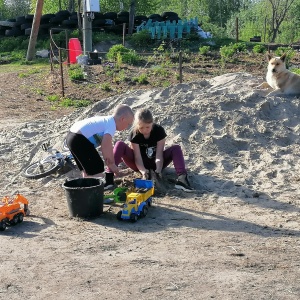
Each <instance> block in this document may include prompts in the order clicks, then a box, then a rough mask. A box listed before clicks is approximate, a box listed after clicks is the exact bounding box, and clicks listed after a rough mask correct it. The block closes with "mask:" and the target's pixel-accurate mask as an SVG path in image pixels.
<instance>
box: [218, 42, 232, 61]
mask: <svg viewBox="0 0 300 300" xmlns="http://www.w3.org/2000/svg"><path fill="white" fill-rule="evenodd" d="M234 54H235V50H234V49H233V47H232V44H230V45H228V46H222V47H221V48H220V55H221V58H222V59H228V58H230V57H232V56H233V55H234Z"/></svg>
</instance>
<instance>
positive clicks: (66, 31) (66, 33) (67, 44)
mask: <svg viewBox="0 0 300 300" xmlns="http://www.w3.org/2000/svg"><path fill="white" fill-rule="evenodd" d="M65 36H66V49H67V65H68V67H70V56H69V51H70V49H69V31H68V29H65Z"/></svg>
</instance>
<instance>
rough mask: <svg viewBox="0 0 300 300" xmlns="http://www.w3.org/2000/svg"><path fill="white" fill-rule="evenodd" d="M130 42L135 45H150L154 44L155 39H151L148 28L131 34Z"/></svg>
mask: <svg viewBox="0 0 300 300" xmlns="http://www.w3.org/2000/svg"><path fill="white" fill-rule="evenodd" d="M130 43H131V44H132V45H133V46H134V47H149V45H151V44H154V40H153V39H151V36H150V34H149V31H148V30H142V31H140V32H137V33H134V34H133V35H132V36H131V38H130Z"/></svg>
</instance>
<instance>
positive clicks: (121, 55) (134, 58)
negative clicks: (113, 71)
mask: <svg viewBox="0 0 300 300" xmlns="http://www.w3.org/2000/svg"><path fill="white" fill-rule="evenodd" d="M106 57H107V58H108V59H110V60H113V61H122V62H123V63H126V64H132V65H135V64H136V63H138V62H139V61H140V57H139V55H138V54H137V53H136V52H135V51H134V50H131V49H128V48H126V47H124V46H123V45H121V44H118V45H114V46H112V47H111V48H110V49H109V51H108V52H107V54H106Z"/></svg>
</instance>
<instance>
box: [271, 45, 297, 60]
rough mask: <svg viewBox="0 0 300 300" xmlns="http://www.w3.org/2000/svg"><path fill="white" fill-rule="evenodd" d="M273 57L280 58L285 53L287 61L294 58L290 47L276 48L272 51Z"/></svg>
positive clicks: (293, 52)
mask: <svg viewBox="0 0 300 300" xmlns="http://www.w3.org/2000/svg"><path fill="white" fill-rule="evenodd" d="M274 53H275V55H277V56H281V55H283V54H284V53H286V58H287V59H288V60H291V59H292V58H293V57H294V56H295V54H296V53H295V50H294V49H293V48H292V47H278V48H277V49H276V50H275V51H274Z"/></svg>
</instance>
